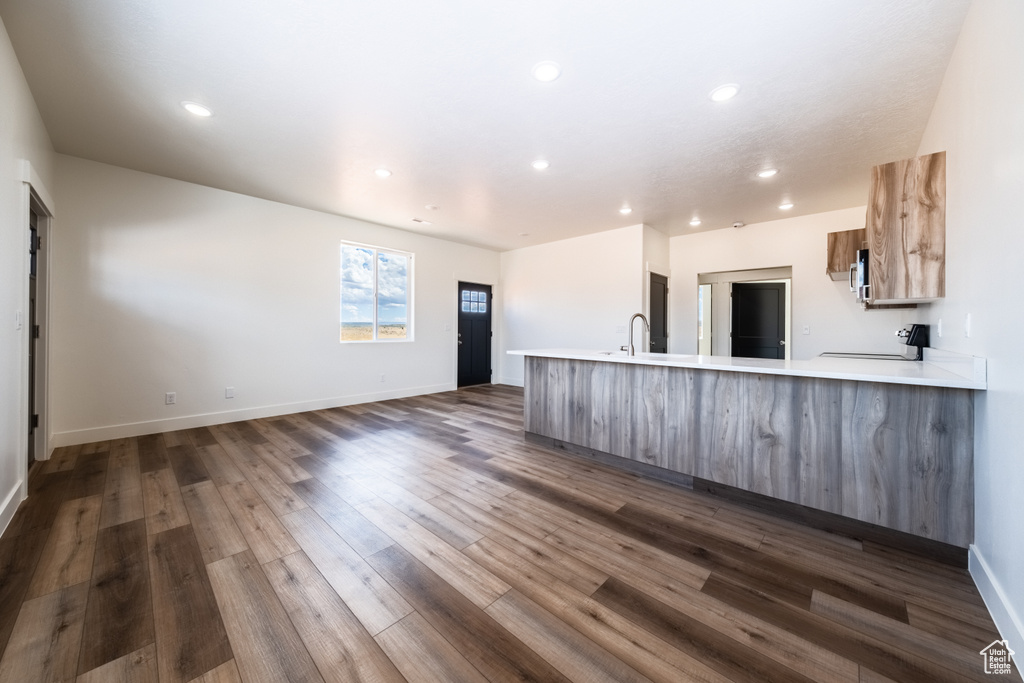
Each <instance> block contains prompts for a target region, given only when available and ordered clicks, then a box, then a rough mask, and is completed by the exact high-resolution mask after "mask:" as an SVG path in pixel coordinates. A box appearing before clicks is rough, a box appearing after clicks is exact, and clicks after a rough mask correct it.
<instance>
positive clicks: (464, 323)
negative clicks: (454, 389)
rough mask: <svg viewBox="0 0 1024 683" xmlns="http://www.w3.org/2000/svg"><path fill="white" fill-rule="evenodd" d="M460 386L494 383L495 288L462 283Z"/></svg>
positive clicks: (459, 342)
mask: <svg viewBox="0 0 1024 683" xmlns="http://www.w3.org/2000/svg"><path fill="white" fill-rule="evenodd" d="M458 296H459V298H458V307H459V309H458V310H459V339H458V347H459V354H458V356H459V360H458V365H459V376H458V386H460V387H468V386H472V385H474V384H489V383H490V381H491V311H492V309H493V306H492V303H493V302H492V301H491V286H490V285H481V284H476V283H473V282H460V283H459V295H458Z"/></svg>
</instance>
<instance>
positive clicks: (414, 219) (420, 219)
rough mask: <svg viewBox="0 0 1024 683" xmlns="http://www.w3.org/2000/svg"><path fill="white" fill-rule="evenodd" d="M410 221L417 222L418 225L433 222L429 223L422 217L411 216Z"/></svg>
mask: <svg viewBox="0 0 1024 683" xmlns="http://www.w3.org/2000/svg"><path fill="white" fill-rule="evenodd" d="M412 222H413V223H419V224H420V225H433V223H431V222H430V221H425V220H423V219H422V218H413V219H412Z"/></svg>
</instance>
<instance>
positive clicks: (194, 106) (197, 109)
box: [181, 101, 213, 119]
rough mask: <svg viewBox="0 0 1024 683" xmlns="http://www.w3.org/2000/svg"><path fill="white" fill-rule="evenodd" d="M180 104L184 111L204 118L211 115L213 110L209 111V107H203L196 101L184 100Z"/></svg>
mask: <svg viewBox="0 0 1024 683" xmlns="http://www.w3.org/2000/svg"><path fill="white" fill-rule="evenodd" d="M181 106H183V107H185V111H187V112H188V113H190V114H195V115H196V116H201V117H203V118H204V119H205V118H207V117H210V116H213V112H212V111H210V109H209V107H204V106H203V105H201V104H199V103H198V102H188V101H185V102H182V103H181Z"/></svg>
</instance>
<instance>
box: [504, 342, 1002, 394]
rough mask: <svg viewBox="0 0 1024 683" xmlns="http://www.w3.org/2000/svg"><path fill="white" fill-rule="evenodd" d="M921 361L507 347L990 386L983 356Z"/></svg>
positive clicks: (935, 354)
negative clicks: (778, 358) (749, 356)
mask: <svg viewBox="0 0 1024 683" xmlns="http://www.w3.org/2000/svg"><path fill="white" fill-rule="evenodd" d="M924 352H925V359H924V360H923V361H896V360H867V359H859V358H821V357H819V358H811V359H809V360H776V359H768V358H731V357H728V356H696V355H692V356H691V355H683V354H673V353H638V354H637V355H635V356H629V355H627V354H626V353H625V352H624V351H599V350H587V349H528V350H517V351H509V352H508V353H509V355H513V356H533V357H537V358H563V359H568V360H586V361H597V362H604V363H630V364H634V365H662V366H669V367H677V368H694V369H699V370H720V371H725V372H747V373H759V374H765V375H788V376H791V377H820V378H824V379H838V380H853V381H857V382H883V383H888V384H914V385H918V386H930V387H944V388H949V389H975V390H979V391H984V390H985V389H987V388H988V382H987V376H986V363H985V359H984V358H977V357H975V356H967V355H964V354H958V353H951V352H948V351H939V350H936V349H925V350H924Z"/></svg>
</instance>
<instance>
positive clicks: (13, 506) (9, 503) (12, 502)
mask: <svg viewBox="0 0 1024 683" xmlns="http://www.w3.org/2000/svg"><path fill="white" fill-rule="evenodd" d="M23 500H25V486H24V482H21V481H19V482H18V483H17V484H15V485H14V487H13V488H11V490H10V491H8V492H7V495H6V496H4V502H3V503H0V535H2V534H3V533H4V532H5V531H7V525H8V524H10V523H11V520H12V519H13V518H14V513H15V512H17V511H18V506H19V505H21V501H23Z"/></svg>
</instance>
